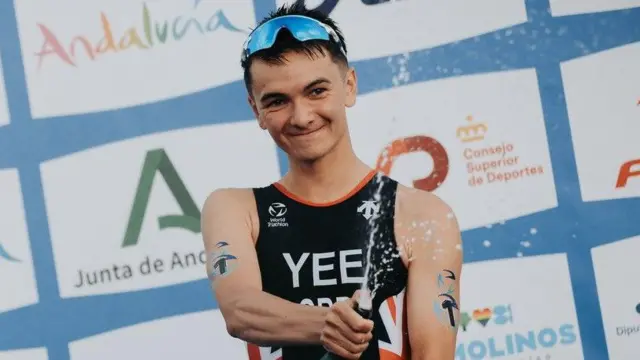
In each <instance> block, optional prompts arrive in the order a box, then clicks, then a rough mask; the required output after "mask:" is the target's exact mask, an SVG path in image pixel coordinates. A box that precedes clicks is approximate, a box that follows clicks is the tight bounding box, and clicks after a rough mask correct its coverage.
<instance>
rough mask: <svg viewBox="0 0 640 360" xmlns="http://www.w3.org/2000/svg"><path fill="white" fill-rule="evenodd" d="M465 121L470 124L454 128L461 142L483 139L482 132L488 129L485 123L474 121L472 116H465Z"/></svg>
mask: <svg viewBox="0 0 640 360" xmlns="http://www.w3.org/2000/svg"><path fill="white" fill-rule="evenodd" d="M467 121H468V122H469V123H470V125H465V126H460V127H459V128H458V129H457V130H456V136H457V137H458V138H459V139H460V140H461V141H462V142H465V143H466V142H473V141H480V140H484V134H485V133H486V132H487V131H488V130H489V128H488V127H487V124H485V123H481V122H479V123H474V122H473V116H471V115H469V116H467Z"/></svg>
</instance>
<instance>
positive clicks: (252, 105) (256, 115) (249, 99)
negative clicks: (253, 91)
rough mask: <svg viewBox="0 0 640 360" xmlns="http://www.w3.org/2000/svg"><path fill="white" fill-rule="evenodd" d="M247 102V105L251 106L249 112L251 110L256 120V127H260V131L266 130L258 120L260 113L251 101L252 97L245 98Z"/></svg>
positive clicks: (252, 100)
mask: <svg viewBox="0 0 640 360" xmlns="http://www.w3.org/2000/svg"><path fill="white" fill-rule="evenodd" d="M247 101H248V102H249V105H250V106H251V110H253V115H254V116H255V117H256V120H258V125H259V126H260V128H261V129H262V130H266V129H267V127H266V126H265V125H264V122H263V121H262V120H261V119H260V112H258V107H257V106H256V102H255V100H254V99H253V96H251V95H249V96H248V97H247Z"/></svg>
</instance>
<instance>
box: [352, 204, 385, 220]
mask: <svg viewBox="0 0 640 360" xmlns="http://www.w3.org/2000/svg"><path fill="white" fill-rule="evenodd" d="M356 211H358V214H360V215H362V216H363V217H364V218H365V219H367V220H369V219H371V218H372V217H373V216H375V215H378V212H379V211H380V203H379V202H377V201H375V200H365V201H362V204H360V206H358V208H357V209H356Z"/></svg>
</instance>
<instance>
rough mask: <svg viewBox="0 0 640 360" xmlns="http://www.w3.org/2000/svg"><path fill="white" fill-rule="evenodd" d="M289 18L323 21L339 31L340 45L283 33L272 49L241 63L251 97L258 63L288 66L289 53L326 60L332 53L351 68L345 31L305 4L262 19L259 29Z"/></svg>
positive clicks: (279, 9) (264, 50)
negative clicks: (327, 55)
mask: <svg viewBox="0 0 640 360" xmlns="http://www.w3.org/2000/svg"><path fill="white" fill-rule="evenodd" d="M286 15H301V16H306V17H309V18H312V19H315V20H318V21H320V22H321V23H323V24H325V25H327V26H329V27H330V28H331V29H333V31H335V33H336V35H337V36H338V39H339V40H340V41H339V42H340V43H336V42H334V41H326V40H309V41H305V42H301V41H299V40H297V39H296V38H295V37H293V35H292V34H291V33H290V32H289V31H288V30H287V29H282V30H281V31H280V32H279V33H278V37H277V38H276V42H275V43H274V44H273V46H272V47H271V48H269V49H263V50H260V51H256V52H255V53H253V54H251V56H249V57H248V58H247V59H244V60H242V61H241V65H242V69H243V70H244V84H245V86H246V88H247V91H248V92H249V94H251V72H250V71H249V69H250V67H251V63H252V62H253V60H254V59H260V60H262V61H265V62H267V63H271V64H284V54H285V53H286V52H289V51H292V52H296V53H304V54H306V55H307V56H309V57H314V56H317V55H318V54H320V55H322V56H324V55H326V53H328V54H329V56H330V57H331V60H332V61H333V62H335V63H337V64H342V65H345V66H349V61H348V60H347V56H346V55H345V54H346V53H347V45H346V43H345V40H344V35H342V31H341V30H340V29H339V28H338V25H337V24H336V22H335V21H334V20H333V19H331V18H330V17H329V16H327V15H325V14H323V13H322V12H320V11H318V10H309V9H307V8H306V6H305V5H304V2H302V1H296V2H295V3H293V4H291V5H283V6H281V7H279V8H278V9H276V10H275V11H272V12H271V13H270V14H269V15H268V16H267V17H266V18H264V19H262V21H260V23H259V24H258V26H260V25H262V24H264V23H265V22H267V21H269V20H272V19H275V18H278V17H282V16H286ZM343 51H344V52H343Z"/></svg>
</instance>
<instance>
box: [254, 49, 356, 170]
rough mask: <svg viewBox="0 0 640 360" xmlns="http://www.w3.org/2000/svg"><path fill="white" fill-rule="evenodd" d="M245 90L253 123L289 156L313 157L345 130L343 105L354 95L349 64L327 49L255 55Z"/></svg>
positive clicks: (322, 153)
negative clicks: (273, 57)
mask: <svg viewBox="0 0 640 360" xmlns="http://www.w3.org/2000/svg"><path fill="white" fill-rule="evenodd" d="M250 71H251V76H252V79H253V82H252V94H251V96H249V103H250V104H251V106H252V108H253V111H254V113H255V114H256V117H257V118H258V123H259V125H260V127H261V128H262V129H265V130H268V131H269V133H270V134H271V137H272V138H273V139H274V141H275V142H276V144H278V146H279V147H280V148H282V149H283V150H284V151H285V152H286V153H287V154H289V156H291V157H293V158H296V159H299V160H303V161H312V160H316V159H318V158H320V157H322V156H324V155H325V154H326V153H328V152H329V151H331V150H332V149H333V148H334V147H335V145H336V144H337V143H338V141H340V140H341V139H342V138H343V136H344V135H345V133H346V129H347V123H346V108H345V107H347V106H349V107H350V106H353V105H354V104H355V98H356V76H355V72H354V71H353V69H346V68H343V67H342V66H340V65H338V64H336V63H334V62H333V61H332V60H331V58H330V56H329V55H326V56H322V54H317V56H315V57H313V58H311V57H309V56H308V55H306V54H300V53H294V52H290V53H287V54H285V61H284V63H283V64H277V65H275V64H268V63H266V62H264V61H261V60H255V61H254V62H253V63H252V65H251V69H250Z"/></svg>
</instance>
